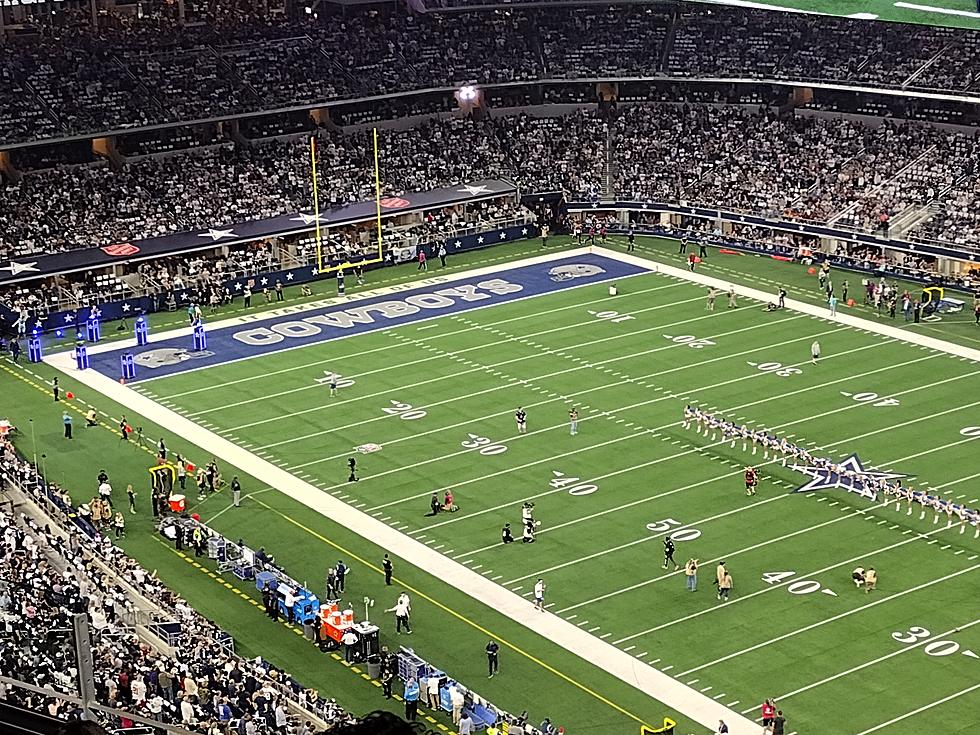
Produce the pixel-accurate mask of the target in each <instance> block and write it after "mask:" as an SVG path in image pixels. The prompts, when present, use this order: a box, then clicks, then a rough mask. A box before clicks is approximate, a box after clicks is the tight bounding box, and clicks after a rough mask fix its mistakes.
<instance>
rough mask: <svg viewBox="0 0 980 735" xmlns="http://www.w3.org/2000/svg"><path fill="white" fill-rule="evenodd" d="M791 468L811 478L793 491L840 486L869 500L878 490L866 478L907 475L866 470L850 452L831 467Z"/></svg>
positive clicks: (884, 478) (829, 488)
mask: <svg viewBox="0 0 980 735" xmlns="http://www.w3.org/2000/svg"><path fill="white" fill-rule="evenodd" d="M792 468H793V469H794V470H796V471H797V472H799V473H801V474H804V475H806V476H807V477H810V478H811V479H810V481H809V482H807V483H806V484H804V485H801V486H800V487H798V488H796V490H795V491H794V492H798V493H809V492H813V491H814V490H833V489H834V488H841V489H842V490H847V492H849V493H856V494H857V495H860V496H861V497H864V498H868V499H870V500H877V498H878V491H877V490H876V489H875V488H872V487H871V486H870V485H869V484H868V483H867V482H866V480H867V479H871V478H874V479H876V480H898V479H900V478H904V477H908V475H901V474H898V473H897V472H876V471H873V470H866V469H865V468H864V465H863V464H862V463H861V458H860V457H858V456H857V455H856V454H852V455H851V456H850V457H847V458H846V459H843V460H841V461H840V462H838V463H837V464H836V465H834V466H833V467H809V466H806V465H793V467H792ZM849 473H853V474H849Z"/></svg>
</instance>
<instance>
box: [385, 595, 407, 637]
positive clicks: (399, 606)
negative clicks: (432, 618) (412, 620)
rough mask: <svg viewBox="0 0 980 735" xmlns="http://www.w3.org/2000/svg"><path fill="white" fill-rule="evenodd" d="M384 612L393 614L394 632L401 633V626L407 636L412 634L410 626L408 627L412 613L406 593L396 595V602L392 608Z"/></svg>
mask: <svg viewBox="0 0 980 735" xmlns="http://www.w3.org/2000/svg"><path fill="white" fill-rule="evenodd" d="M385 612H393V613H395V632H396V633H401V632H402V626H405V632H406V633H408V634H409V635H411V634H412V626H411V625H409V622H408V620H409V616H410V615H411V613H412V602H411V600H410V599H409V597H408V593H407V592H402V593H401V594H400V595H398V601H397V602H395V606H394V607H389V608H388V609H387V610H385Z"/></svg>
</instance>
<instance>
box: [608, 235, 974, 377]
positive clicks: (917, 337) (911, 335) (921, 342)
mask: <svg viewBox="0 0 980 735" xmlns="http://www.w3.org/2000/svg"><path fill="white" fill-rule="evenodd" d="M590 249H591V251H592V252H593V253H594V254H595V255H601V256H603V257H605V258H609V259H610V260H618V261H620V262H622V263H629V264H630V265H637V266H644V265H645V266H646V267H648V268H649V267H650V264H651V263H652V262H653V263H655V266H656V268H655V270H656V272H657V273H663V274H664V275H667V276H673V277H674V278H681V279H683V280H685V281H690V282H691V283H699V284H701V285H702V286H714V287H715V288H717V289H721V291H722V293H721V296H724V293H725V292H726V291H727V290H728V288H729V286H733V285H734V286H735V291H736V293H737V294H738V295H739V296H747V297H748V298H750V299H755V300H756V301H759V302H761V303H763V304H767V303H770V302H775V301H776V294H774V293H772V292H770V291H760V290H759V289H757V288H750V287H749V286H743V285H740V284H737V283H735V282H734V281H731V280H725V279H724V278H715V277H714V276H708V275H705V274H703V273H698V272H697V271H690V270H688V269H687V268H677V267H675V266H672V265H665V264H663V263H660V262H659V261H650V260H647V259H645V258H639V257H636V256H635V255H629V254H628V253H621V252H618V251H616V250H609V249H607V248H603V247H599V246H592V247H591V248H590ZM708 267H709V268H710V264H709V266H708ZM612 298H615V297H612ZM786 308H787V309H790V310H792V311H798V312H800V313H802V314H809V315H810V316H818V317H823V318H825V319H827V321H831V322H836V323H839V324H845V325H847V326H849V327H854V328H855V329H862V330H864V331H866V332H875V333H876V334H880V335H882V336H884V337H891V338H893V339H897V340H899V341H901V342H908V343H910V344H914V345H917V346H919V347H926V348H928V349H931V350H938V351H939V352H945V353H947V354H949V355H953V356H954V357H964V358H966V359H968V360H973V361H974V362H980V350H976V349H973V348H972V347H963V346H962V345H958V344H954V343H953V342H947V341H946V340H942V339H936V338H935V337H927V336H925V335H922V334H918V333H917V332H910V331H908V330H905V329H899V328H898V327H892V326H889V325H888V324H882V323H881V322H875V321H871V320H870V319H865V318H863V317H859V316H852V315H850V314H845V313H843V312H841V311H840V308H841V307H838V311H837V316H830V311H829V309H828V308H827V307H826V306H815V305H813V304H807V303H805V302H803V301H796V300H795V299H791V298H787V299H786Z"/></svg>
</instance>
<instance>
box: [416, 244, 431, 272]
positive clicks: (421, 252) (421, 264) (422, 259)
mask: <svg viewBox="0 0 980 735" xmlns="http://www.w3.org/2000/svg"><path fill="white" fill-rule="evenodd" d="M416 270H420V271H424V270H428V266H426V264H425V247H424V246H423V245H419V267H418V268H416Z"/></svg>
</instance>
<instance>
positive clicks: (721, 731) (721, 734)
mask: <svg viewBox="0 0 980 735" xmlns="http://www.w3.org/2000/svg"><path fill="white" fill-rule="evenodd" d="M716 732H717V733H718V735H725V733H727V732H728V725H726V724H725V721H724V720H718V730H717V731H716Z"/></svg>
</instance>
